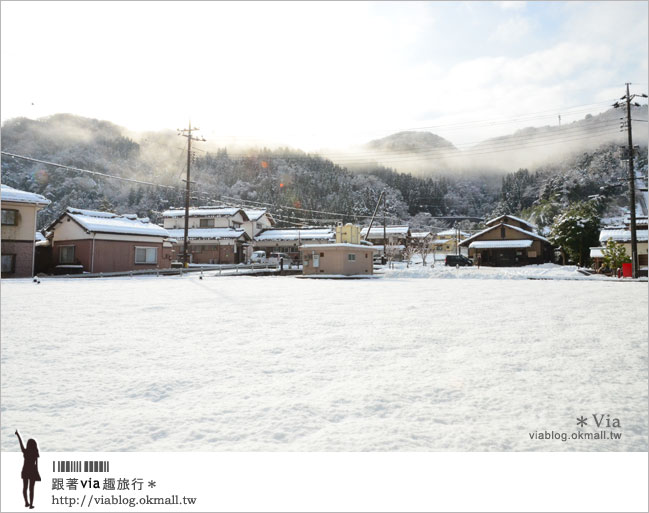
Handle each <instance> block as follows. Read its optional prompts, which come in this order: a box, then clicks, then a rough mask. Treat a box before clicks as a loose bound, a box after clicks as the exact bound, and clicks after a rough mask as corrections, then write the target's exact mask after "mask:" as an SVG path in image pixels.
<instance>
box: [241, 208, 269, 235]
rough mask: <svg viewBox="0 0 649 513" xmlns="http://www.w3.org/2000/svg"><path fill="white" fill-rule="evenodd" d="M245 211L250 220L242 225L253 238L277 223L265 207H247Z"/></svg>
mask: <svg viewBox="0 0 649 513" xmlns="http://www.w3.org/2000/svg"><path fill="white" fill-rule="evenodd" d="M244 212H245V213H246V215H247V216H248V219H249V220H248V221H245V222H244V223H243V226H242V227H243V229H244V230H245V231H246V233H247V234H248V236H249V237H250V238H251V239H252V238H254V237H255V235H257V234H258V233H260V232H262V231H264V230H268V229H270V228H272V227H273V226H275V224H276V223H275V219H273V216H271V215H270V213H269V212H268V211H266V210H265V209H250V208H246V209H244Z"/></svg>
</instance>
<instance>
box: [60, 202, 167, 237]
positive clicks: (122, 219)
mask: <svg viewBox="0 0 649 513" xmlns="http://www.w3.org/2000/svg"><path fill="white" fill-rule="evenodd" d="M65 214H67V215H68V216H70V218H72V219H73V220H75V221H76V222H77V223H79V225H80V226H81V227H82V228H84V229H86V230H88V231H90V232H102V233H120V234H128V235H145V236H151V237H168V236H169V232H167V230H165V229H164V228H162V227H161V226H158V225H157V224H153V223H151V222H149V220H148V219H147V218H145V219H138V218H137V217H136V216H132V215H128V217H127V216H121V215H118V214H113V213H112V212H98V211H95V210H81V209H79V208H72V207H68V208H67V209H66V212H65ZM59 219H60V218H59ZM56 222H57V221H55V223H54V224H56Z"/></svg>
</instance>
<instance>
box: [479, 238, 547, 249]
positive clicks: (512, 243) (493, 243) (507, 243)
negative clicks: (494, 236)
mask: <svg viewBox="0 0 649 513" xmlns="http://www.w3.org/2000/svg"><path fill="white" fill-rule="evenodd" d="M533 242H534V241H532V240H525V239H520V240H476V241H473V242H472V243H471V244H469V247H470V248H473V249H504V248H529V247H530V246H531V245H532V243H533Z"/></svg>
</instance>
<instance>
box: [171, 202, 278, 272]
mask: <svg viewBox="0 0 649 513" xmlns="http://www.w3.org/2000/svg"><path fill="white" fill-rule="evenodd" d="M251 212H253V211H251ZM254 212H255V214H258V213H259V215H258V216H257V218H256V219H255V220H254V221H251V219H250V217H248V215H247V214H246V211H245V210H243V209H241V208H238V207H209V206H206V207H199V208H191V209H189V223H188V225H189V230H188V236H187V238H188V245H189V247H188V252H189V258H190V263H194V264H238V263H241V262H245V261H246V260H247V259H248V253H249V244H248V242H249V241H250V240H251V236H250V234H249V232H248V231H250V233H252V232H253V231H254V230H256V229H257V226H265V225H267V224H274V222H275V221H273V220H272V218H270V217H269V216H268V215H266V214H265V211H263V213H261V211H254ZM162 218H163V223H164V227H165V229H167V230H168V232H169V235H170V236H171V237H172V238H173V239H175V240H176V243H175V244H174V250H175V253H176V258H178V259H181V258H182V255H183V251H184V243H185V209H171V210H166V211H165V212H163V213H162Z"/></svg>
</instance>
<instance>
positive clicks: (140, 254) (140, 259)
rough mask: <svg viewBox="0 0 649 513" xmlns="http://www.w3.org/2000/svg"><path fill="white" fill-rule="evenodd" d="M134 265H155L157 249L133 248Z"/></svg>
mask: <svg viewBox="0 0 649 513" xmlns="http://www.w3.org/2000/svg"><path fill="white" fill-rule="evenodd" d="M135 263H136V264H157V263H158V248H138V247H136V248H135Z"/></svg>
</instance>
